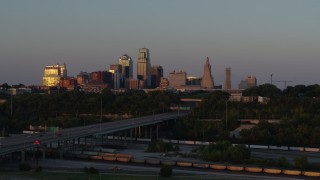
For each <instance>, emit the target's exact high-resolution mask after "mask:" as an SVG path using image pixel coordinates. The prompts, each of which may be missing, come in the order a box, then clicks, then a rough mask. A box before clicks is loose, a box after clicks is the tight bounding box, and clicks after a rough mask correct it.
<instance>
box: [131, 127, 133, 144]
mask: <svg viewBox="0 0 320 180" xmlns="http://www.w3.org/2000/svg"><path fill="white" fill-rule="evenodd" d="M132 131H133V130H132V128H131V129H130V144H132Z"/></svg>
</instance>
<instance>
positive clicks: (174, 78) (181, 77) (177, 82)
mask: <svg viewBox="0 0 320 180" xmlns="http://www.w3.org/2000/svg"><path fill="white" fill-rule="evenodd" d="M186 79H187V73H186V72H183V71H180V72H176V71H173V72H171V73H169V86H170V87H172V88H175V89H178V88H180V87H182V86H185V85H186Z"/></svg>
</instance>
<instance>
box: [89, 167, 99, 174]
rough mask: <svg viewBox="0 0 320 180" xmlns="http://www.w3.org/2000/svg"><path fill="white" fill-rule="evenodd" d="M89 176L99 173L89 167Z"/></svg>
mask: <svg viewBox="0 0 320 180" xmlns="http://www.w3.org/2000/svg"><path fill="white" fill-rule="evenodd" d="M89 174H99V171H98V170H97V169H96V168H94V167H90V168H89Z"/></svg>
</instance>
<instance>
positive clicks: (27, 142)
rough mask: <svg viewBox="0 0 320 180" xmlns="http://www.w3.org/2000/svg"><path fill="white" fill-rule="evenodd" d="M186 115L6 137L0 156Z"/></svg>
mask: <svg viewBox="0 0 320 180" xmlns="http://www.w3.org/2000/svg"><path fill="white" fill-rule="evenodd" d="M186 115H187V113H182V112H171V113H164V114H155V115H150V116H145V117H138V118H132V119H127V120H121V121H113V122H107V123H98V124H93V125H87V126H81V127H74V128H67V129H62V130H60V131H59V133H53V132H47V133H40V134H34V135H24V136H14V137H6V138H3V139H1V147H0V155H1V154H7V153H10V152H15V151H20V150H22V149H25V148H30V147H36V145H34V142H35V141H36V140H39V141H40V142H41V144H42V145H46V144H50V143H53V142H63V141H65V140H71V139H75V138H79V137H86V136H91V135H98V134H109V133H113V132H117V131H121V130H126V129H130V128H135V127H139V126H143V125H149V124H156V123H159V122H162V121H165V120H171V119H176V118H178V117H181V116H186Z"/></svg>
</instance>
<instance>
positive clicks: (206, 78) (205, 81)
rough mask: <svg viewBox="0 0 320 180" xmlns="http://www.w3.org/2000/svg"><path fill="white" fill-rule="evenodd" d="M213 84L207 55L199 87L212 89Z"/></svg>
mask: <svg viewBox="0 0 320 180" xmlns="http://www.w3.org/2000/svg"><path fill="white" fill-rule="evenodd" d="M213 86H214V83H213V77H212V74H211V65H210V62H209V57H207V61H206V63H205V64H204V70H203V76H202V81H201V87H202V88H205V89H212V88H213Z"/></svg>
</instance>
